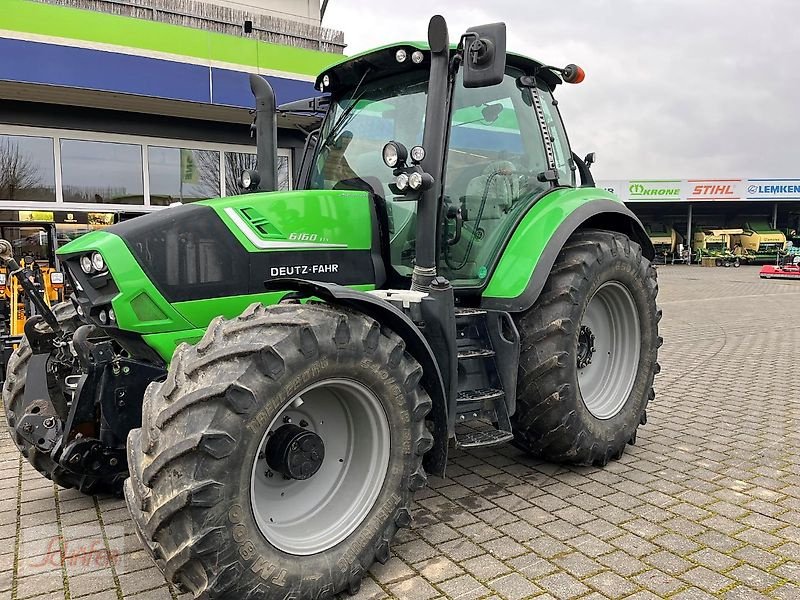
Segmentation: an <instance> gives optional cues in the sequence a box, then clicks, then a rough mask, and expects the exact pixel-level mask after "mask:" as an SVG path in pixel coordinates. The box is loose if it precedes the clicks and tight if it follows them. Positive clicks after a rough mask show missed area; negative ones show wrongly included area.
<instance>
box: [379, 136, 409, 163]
mask: <svg viewBox="0 0 800 600" xmlns="http://www.w3.org/2000/svg"><path fill="white" fill-rule="evenodd" d="M406 158H408V150H406V147H405V146H403V144H400V143H398V142H389V143H388V144H386V145H385V146H384V147H383V162H384V163H386V166H387V167H389V168H390V169H394V168H395V167H396V166H397V165H399V164H402V163H404V162H406Z"/></svg>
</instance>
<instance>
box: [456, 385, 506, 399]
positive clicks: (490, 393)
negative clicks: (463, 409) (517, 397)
mask: <svg viewBox="0 0 800 600" xmlns="http://www.w3.org/2000/svg"><path fill="white" fill-rule="evenodd" d="M504 395H505V394H504V393H503V390H497V389H494V388H483V389H480V390H465V391H463V392H458V397H457V400H458V402H485V401H486V400H497V399H498V398H502V397H503V396H504Z"/></svg>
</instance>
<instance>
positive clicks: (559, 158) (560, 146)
mask: <svg viewBox="0 0 800 600" xmlns="http://www.w3.org/2000/svg"><path fill="white" fill-rule="evenodd" d="M539 95H540V97H541V98H542V109H543V110H544V118H545V120H546V121H547V129H548V131H549V132H550V139H551V140H552V141H553V150H555V153H556V167H557V168H558V182H559V183H560V184H561V185H575V173H574V172H573V171H572V162H571V161H570V159H571V158H572V152H571V151H570V149H569V143H567V133H566V131H565V130H564V125H563V123H562V122H561V116H560V115H559V113H558V107H557V106H556V101H555V98H553V95H552V94H551V93H550V92H549V91H547V90H542V89H541V88H540V89H539Z"/></svg>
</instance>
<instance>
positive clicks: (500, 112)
mask: <svg viewBox="0 0 800 600" xmlns="http://www.w3.org/2000/svg"><path fill="white" fill-rule="evenodd" d="M519 75H521V73H514V72H509V73H508V74H507V75H506V76H505V78H504V80H503V82H501V83H500V84H498V85H495V86H491V87H485V88H470V89H467V88H465V87H463V85H462V84H461V82H460V81H459V82H457V85H456V90H455V93H454V95H453V109H452V118H451V124H450V144H449V150H448V155H447V169H446V173H445V182H444V196H445V197H444V201H445V202H446V203H448V204H450V205H457V206H459V207H460V208H461V210H462V214H463V215H464V225H463V229H462V237H461V240H460V241H459V242H458V243H456V244H454V245H445V246H446V247H445V248H444V256H443V261H441V262H442V263H443V264H441V268H442V269H443V271H444V272H446V273H448V276H449V277H450V279H451V280H452V281H453V282H454V284H456V285H479V284H480V283H481V281H482V279H483V278H484V277H485V276H486V272H487V268H488V267H489V262H490V261H491V258H492V256H493V253H494V248H495V246H496V245H497V243H498V241H501V240H502V239H503V237H504V235H505V233H506V232H507V230H508V229H509V227H511V225H512V224H513V222H514V219H515V218H516V214H517V213H518V212H520V210H521V207H522V206H524V205H525V204H526V199H529V198H530V197H531V196H533V195H536V194H537V193H539V192H541V191H544V190H546V189H547V188H548V187H549V184H548V183H547V182H540V181H538V178H537V175H538V174H539V173H541V172H543V171H544V170H546V168H547V161H546V158H545V152H544V144H543V140H542V135H541V129H540V127H539V125H538V122H537V121H536V117H535V113H534V110H533V107H532V99H531V92H530V90H528V89H526V88H522V87H520V86H519V85H518V84H517V78H518V77H519Z"/></svg>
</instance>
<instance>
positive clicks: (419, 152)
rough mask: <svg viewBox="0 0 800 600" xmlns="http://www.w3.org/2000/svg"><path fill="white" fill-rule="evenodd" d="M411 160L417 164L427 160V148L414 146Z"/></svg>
mask: <svg viewBox="0 0 800 600" xmlns="http://www.w3.org/2000/svg"><path fill="white" fill-rule="evenodd" d="M411 160H413V161H414V162H415V163H421V162H422V161H423V160H425V148H423V147H422V146H414V147H413V148H412V149H411Z"/></svg>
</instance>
